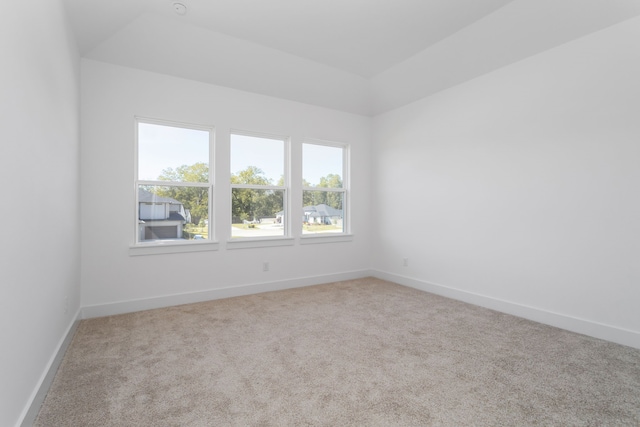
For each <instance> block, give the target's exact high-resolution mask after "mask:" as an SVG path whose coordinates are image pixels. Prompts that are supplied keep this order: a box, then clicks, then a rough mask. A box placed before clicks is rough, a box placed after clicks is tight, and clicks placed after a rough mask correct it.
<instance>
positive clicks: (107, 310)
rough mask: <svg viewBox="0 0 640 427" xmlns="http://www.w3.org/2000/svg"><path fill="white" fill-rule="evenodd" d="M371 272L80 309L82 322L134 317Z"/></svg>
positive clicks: (214, 290) (351, 272) (302, 279)
mask: <svg viewBox="0 0 640 427" xmlns="http://www.w3.org/2000/svg"><path fill="white" fill-rule="evenodd" d="M371 275H372V271H371V270H357V271H348V272H343V273H335V274H325V275H321V276H312V277H301V278H296V279H287V280H280V281H275V282H264V283H255V284H250V285H240V286H230V287H226V288H218V289H211V290H207V291H200V292H190V293H184V294H174V295H166V296H161V297H155V298H145V299H138V300H129V301H121V302H115V303H109V304H96V305H89V306H85V307H83V308H82V318H83V319H89V318H92V317H104V316H112V315H114V314H124V313H133V312H136V311H143V310H151V309H154V308H163V307H171V306H174V305H182V304H192V303H196V302H204V301H211V300H216V299H222V298H231V297H238V296H243V295H251V294H259V293H262V292H270V291H279V290H283V289H291V288H301V287H305V286H312V285H320V284H323V283H331V282H339V281H341V280H352V279H359V278H362V277H367V276H371Z"/></svg>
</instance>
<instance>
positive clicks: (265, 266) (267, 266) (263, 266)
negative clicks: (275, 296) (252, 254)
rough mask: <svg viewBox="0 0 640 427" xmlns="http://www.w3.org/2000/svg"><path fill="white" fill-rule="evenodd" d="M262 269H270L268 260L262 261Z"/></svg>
mask: <svg viewBox="0 0 640 427" xmlns="http://www.w3.org/2000/svg"><path fill="white" fill-rule="evenodd" d="M262 271H269V263H268V262H263V263H262Z"/></svg>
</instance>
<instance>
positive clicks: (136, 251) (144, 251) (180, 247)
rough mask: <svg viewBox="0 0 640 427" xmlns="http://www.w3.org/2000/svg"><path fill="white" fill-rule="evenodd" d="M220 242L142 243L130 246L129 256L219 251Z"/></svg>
mask: <svg viewBox="0 0 640 427" xmlns="http://www.w3.org/2000/svg"><path fill="white" fill-rule="evenodd" d="M219 245H220V244H219V243H218V242H189V243H174V242H170V243H169V242H165V243H159V242H154V243H140V244H137V245H133V246H129V256H139V255H158V254H175V253H186V252H203V251H217V250H218V247H219Z"/></svg>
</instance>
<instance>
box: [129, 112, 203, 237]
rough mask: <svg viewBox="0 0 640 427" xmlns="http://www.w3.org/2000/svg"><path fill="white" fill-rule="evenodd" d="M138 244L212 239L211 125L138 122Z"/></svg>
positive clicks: (142, 120)
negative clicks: (209, 126)
mask: <svg viewBox="0 0 640 427" xmlns="http://www.w3.org/2000/svg"><path fill="white" fill-rule="evenodd" d="M136 127H137V133H136V137H137V138H136V154H137V156H136V159H137V161H136V186H135V187H136V219H135V220H136V233H135V234H136V237H135V242H136V243H144V244H153V243H172V242H173V243H186V242H190V241H203V240H204V241H206V240H210V239H211V238H212V233H211V230H212V227H211V222H212V221H211V218H210V212H212V207H211V194H212V184H213V179H212V176H213V174H212V170H211V168H210V167H209V165H210V164H211V161H210V153H211V152H212V150H211V144H212V137H213V132H212V129H211V128H205V127H199V126H192V125H185V124H177V123H171V122H164V121H157V120H148V119H137V120H136Z"/></svg>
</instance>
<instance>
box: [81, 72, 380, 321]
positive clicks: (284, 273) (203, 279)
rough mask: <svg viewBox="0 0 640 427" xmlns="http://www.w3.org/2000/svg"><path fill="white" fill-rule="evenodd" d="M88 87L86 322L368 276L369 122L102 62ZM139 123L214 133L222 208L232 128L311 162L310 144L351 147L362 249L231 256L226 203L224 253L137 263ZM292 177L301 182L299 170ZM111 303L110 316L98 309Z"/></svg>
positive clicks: (329, 247) (221, 227)
mask: <svg viewBox="0 0 640 427" xmlns="http://www.w3.org/2000/svg"><path fill="white" fill-rule="evenodd" d="M81 87H82V101H81V105H82V128H81V136H82V153H81V177H82V185H81V196H82V206H83V209H82V268H81V269H82V273H81V277H82V286H83V293H82V305H83V306H85V307H88V308H90V310H89V311H88V313H93V314H96V313H108V312H114V311H123V310H125V311H126V310H129V309H136V308H141V307H147V306H149V305H145V304H146V303H144V302H142V303H140V304H136V303H135V301H139V300H147V301H148V300H149V299H154V298H161V300H155V302H152V303H150V306H158V305H166V304H169V303H179V302H184V301H187V300H185V299H181V298H180V297H175V298H174V297H171V296H172V295H180V294H190V293H194V292H204V294H202V296H201V297H196V299H197V298H203V299H204V298H207V297H211V296H215V295H222V294H221V293H217V294H216V293H215V291H216V290H221V289H226V288H238V287H242V286H245V285H259V286H257V287H252V288H251V290H253V291H256V290H260V289H268V288H269V287H268V286H263V287H261V285H262V284H265V283H271V282H277V283H287V284H293V282H287V281H290V280H292V279H296V280H297V279H304V278H308V277H312V278H313V277H328V278H331V277H334V276H332V275H336V274H338V275H339V274H342V273H350V272H360V271H363V270H365V271H368V269H369V265H370V251H369V249H370V238H369V235H370V227H371V222H370V219H369V215H370V197H369V189H370V182H369V181H370V179H369V178H370V163H371V159H370V126H371V119H370V118H368V117H364V116H358V115H354V114H349V113H344V112H338V111H334V110H329V109H324V108H320V107H314V106H310V105H306V104H300V103H296V102H292V101H285V100H281V99H276V98H271V97H267V96H263V95H256V94H251V93H247V92H241V91H237V90H233V89H229V88H223V87H219V86H213V85H208V84H205V83H200V82H195V81H191V80H184V79H180V78H176V77H170V76H166V75H161V74H154V73H150V72H147V71H141V70H135V69H131V68H124V67H120V66H116V65H109V64H106V63H101V62H97V61H93V60H83V61H82V86H81ZM136 115H139V116H143V117H148V118H156V119H166V120H172V121H179V122H186V123H194V124H201V125H213V126H215V127H216V155H217V156H218V158H219V159H225V160H224V161H218V162H217V164H218V165H223V167H221V168H219V169H218V170H217V171H216V180H217V184H218V185H217V189H218V190H217V194H218V198H219V200H228V198H229V197H230V196H229V195H230V192H229V188H228V182H229V177H228V176H229V165H228V160H226V159H228V158H229V132H230V129H239V130H247V131H255V132H264V133H270V134H276V135H286V136H290V137H291V138H292V146H293V157H294V158H296V156H297V157H299V156H301V152H300V148H299V147H300V143H301V141H302V138H304V137H309V138H315V139H323V140H329V141H339V142H346V143H349V144H351V155H352V159H353V160H352V170H351V185H352V195H353V197H352V212H353V217H352V223H353V227H352V228H353V229H352V231H353V233H354V235H355V238H354V240H353V241H351V242H341V243H330V244H319V245H299V244H298V243H296V244H295V245H294V246H286V247H275V248H252V249H233V250H229V249H227V248H226V242H225V240H226V238H227V237H228V236H229V234H230V227H229V223H230V211H229V210H230V208H229V205H228V203H226V204H223V203H217V204H216V211H215V216H216V235H217V236H218V237H219V238H220V240H221V245H220V249H219V250H218V251H211V252H195V253H180V254H162V255H149V256H129V246H130V245H131V244H132V243H133V233H134V228H133V227H134V224H133V223H132V222H133V212H134V210H133V209H134V206H133V203H134V192H133V174H134V172H133V168H134V160H133V155H134V145H133V144H134V116H136ZM296 147H297V148H296ZM293 163H294V165H295V164H296V162H293ZM292 173H293V176H294V177H295V176H296V174H297V176H298V177H299V176H300V168H299V166H297V167H296V168H293V169H292ZM294 179H295V178H294ZM225 184H226V185H225ZM294 196H295V194H294ZM107 206H108V209H106V208H105V207H107ZM318 260H321V261H318ZM263 262H269V263H270V271H269V272H263V271H262V264H263ZM329 281H330V279H329ZM298 283H308V282H305V281H302V282H298ZM212 292H213V293H212ZM131 301H134V303H132V304H128V305H127V304H126V302H131ZM158 301H160V302H158ZM119 303H125V304H119ZM109 304H115V306H109ZM104 306H107V307H112V308H106V309H105V310H106V311H105V310H102V311H100V309H96V307H104Z"/></svg>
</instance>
